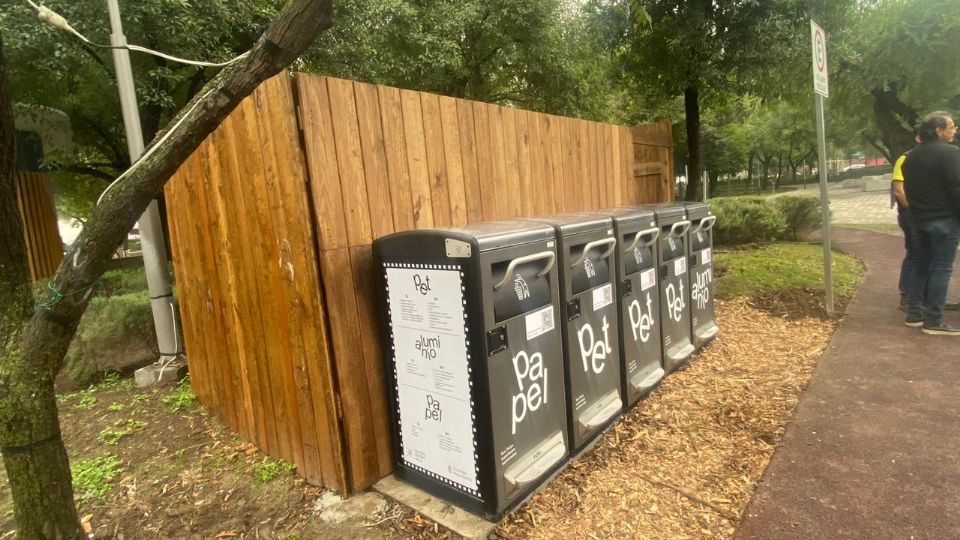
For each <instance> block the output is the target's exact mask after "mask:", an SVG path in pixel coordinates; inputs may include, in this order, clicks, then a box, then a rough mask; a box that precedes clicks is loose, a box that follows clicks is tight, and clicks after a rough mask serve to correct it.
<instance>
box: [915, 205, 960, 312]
mask: <svg viewBox="0 0 960 540" xmlns="http://www.w3.org/2000/svg"><path fill="white" fill-rule="evenodd" d="M911 233H912V234H911V237H912V238H913V245H914V248H915V251H916V255H917V257H916V261H915V266H914V272H913V275H912V276H911V277H910V280H909V284H908V287H907V314H908V317H909V318H911V319H917V318H920V317H922V318H923V324H924V326H938V325H939V324H940V323H941V322H942V319H943V304H944V302H946V300H947V286H948V285H949V284H950V275H951V274H952V273H953V262H954V260H956V258H957V245H958V244H960V219H957V218H955V217H949V218H941V219H935V220H932V221H914V222H913V223H911Z"/></svg>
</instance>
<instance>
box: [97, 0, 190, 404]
mask: <svg viewBox="0 0 960 540" xmlns="http://www.w3.org/2000/svg"><path fill="white" fill-rule="evenodd" d="M107 10H108V11H109V13H110V30H111V34H110V44H111V45H113V46H114V47H119V46H126V44H127V38H126V36H124V35H123V28H122V25H121V23H120V7H119V6H118V5H117V0H107ZM113 63H114V66H115V68H116V71H117V87H118V88H119V90H120V107H121V110H122V112H123V127H124V130H125V131H126V134H127V149H128V150H129V152H130V162H131V163H135V162H136V161H137V158H139V157H140V155H141V154H143V149H144V145H143V132H142V130H141V124H140V111H139V110H138V109H137V95H136V92H135V91H134V86H133V72H132V70H131V69H130V52H129V51H128V50H126V49H119V48H118V49H113ZM140 244H141V247H142V251H143V266H144V269H145V270H146V275H147V287H148V289H149V291H150V307H151V309H152V310H153V324H154V327H155V329H156V333H157V347H158V350H159V351H160V359H159V361H158V364H162V366H161V367H160V371H159V373H156V374H154V372H153V370H152V369H151V368H144V369H143V370H138V372H137V384H139V385H141V386H146V385H148V384H152V383H155V382H157V381H158V380H159V379H160V376H161V375H162V374H163V370H164V369H165V368H167V367H168V364H170V363H171V362H174V361H176V362H182V355H183V343H182V341H181V338H180V332H179V320H178V316H177V311H176V308H175V307H174V305H173V289H172V287H171V284H170V274H169V272H168V271H167V248H166V244H165V243H164V239H163V226H162V225H161V221H160V208H159V205H158V204H157V201H156V200H154V201H151V202H150V205H149V206H147V209H146V211H144V213H143V215H142V216H140ZM170 367H172V366H170ZM179 367H180V366H177V368H179ZM176 372H177V369H170V371H169V373H171V374H173V373H176Z"/></svg>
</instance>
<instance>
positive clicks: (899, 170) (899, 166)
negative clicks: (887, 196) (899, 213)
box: [893, 154, 910, 208]
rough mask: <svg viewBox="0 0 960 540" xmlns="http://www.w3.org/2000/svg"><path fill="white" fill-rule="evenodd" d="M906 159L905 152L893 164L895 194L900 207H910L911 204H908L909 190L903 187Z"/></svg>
mask: <svg viewBox="0 0 960 540" xmlns="http://www.w3.org/2000/svg"><path fill="white" fill-rule="evenodd" d="M906 159H907V155H906V154H903V155H901V156H900V157H898V158H897V161H896V162H895V163H894V164H893V196H894V197H895V198H896V199H897V202H898V203H899V204H900V208H908V207H909V206H910V205H909V204H907V192H906V191H905V190H904V189H903V162H904V161H906Z"/></svg>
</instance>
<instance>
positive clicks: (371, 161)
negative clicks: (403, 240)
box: [353, 83, 396, 238]
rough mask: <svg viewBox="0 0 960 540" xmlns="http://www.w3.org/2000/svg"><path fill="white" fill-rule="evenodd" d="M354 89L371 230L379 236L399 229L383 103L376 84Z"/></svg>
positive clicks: (361, 85)
mask: <svg viewBox="0 0 960 540" xmlns="http://www.w3.org/2000/svg"><path fill="white" fill-rule="evenodd" d="M353 90H354V93H355V95H356V101H357V120H358V123H359V126H360V146H361V156H362V157H363V176H364V178H366V180H367V206H368V208H369V209H370V210H369V211H370V233H371V235H372V237H373V238H379V237H381V236H385V235H388V234H390V233H392V232H394V231H395V230H396V227H395V226H394V224H393V204H392V203H391V201H390V181H389V175H388V173H387V151H386V148H385V146H384V139H383V125H382V123H381V120H380V116H381V115H380V102H379V97H378V95H377V87H376V86H373V85H370V84H363V83H353Z"/></svg>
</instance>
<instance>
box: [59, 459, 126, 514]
mask: <svg viewBox="0 0 960 540" xmlns="http://www.w3.org/2000/svg"><path fill="white" fill-rule="evenodd" d="M70 472H71V474H72V475H73V491H74V494H75V496H76V498H77V501H78V502H81V503H84V502H88V501H102V500H103V499H104V497H105V496H106V495H107V493H108V492H109V491H110V487H111V486H110V482H112V481H113V479H114V478H116V477H117V476H118V475H119V474H120V473H121V472H123V466H122V465H121V462H120V458H118V457H117V456H114V455H112V454H105V455H102V456H100V457H97V458H91V459H85V460H83V461H80V462H79V463H77V464H76V465H74V466H73V467H70Z"/></svg>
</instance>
